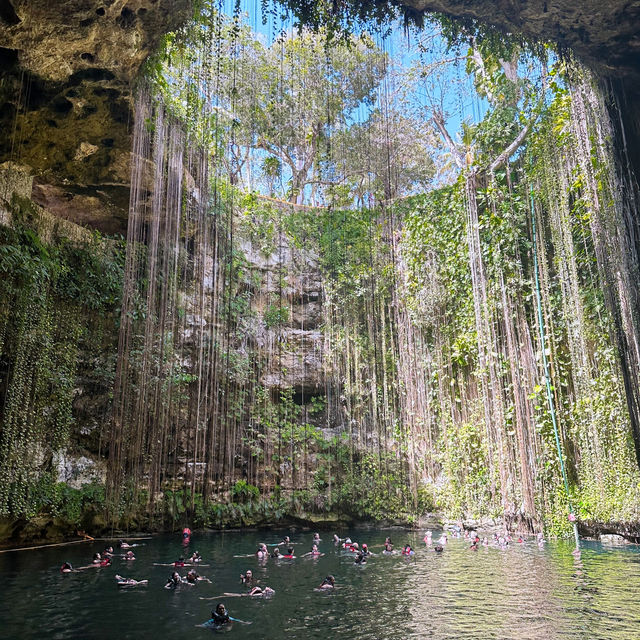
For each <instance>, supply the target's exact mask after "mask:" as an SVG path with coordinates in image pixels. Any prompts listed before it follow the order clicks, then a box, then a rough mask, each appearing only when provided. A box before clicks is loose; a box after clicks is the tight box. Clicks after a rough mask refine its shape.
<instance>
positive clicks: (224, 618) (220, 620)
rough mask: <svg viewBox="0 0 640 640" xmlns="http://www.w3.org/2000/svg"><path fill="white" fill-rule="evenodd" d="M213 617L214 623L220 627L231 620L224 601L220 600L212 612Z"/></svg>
mask: <svg viewBox="0 0 640 640" xmlns="http://www.w3.org/2000/svg"><path fill="white" fill-rule="evenodd" d="M211 619H212V620H213V623H214V624H216V625H218V626H220V627H221V626H223V625H225V624H229V623H230V622H231V618H230V616H229V613H228V612H227V609H226V607H225V606H224V604H223V603H222V602H219V603H218V606H217V607H216V608H215V609H214V610H213V611H212V612H211Z"/></svg>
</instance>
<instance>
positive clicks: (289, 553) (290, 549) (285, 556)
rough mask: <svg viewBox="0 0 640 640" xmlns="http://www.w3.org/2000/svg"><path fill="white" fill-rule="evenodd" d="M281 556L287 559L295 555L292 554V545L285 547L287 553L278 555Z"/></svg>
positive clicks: (291, 558)
mask: <svg viewBox="0 0 640 640" xmlns="http://www.w3.org/2000/svg"><path fill="white" fill-rule="evenodd" d="M280 557H281V558H287V559H288V560H293V559H294V558H295V556H294V555H293V547H289V548H288V549H287V553H285V554H283V555H281V556H280Z"/></svg>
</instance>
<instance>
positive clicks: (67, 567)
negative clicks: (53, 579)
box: [60, 562, 73, 573]
mask: <svg viewBox="0 0 640 640" xmlns="http://www.w3.org/2000/svg"><path fill="white" fill-rule="evenodd" d="M72 571H73V567H72V566H71V563H70V562H63V563H62V566H61V567H60V573H71V572H72Z"/></svg>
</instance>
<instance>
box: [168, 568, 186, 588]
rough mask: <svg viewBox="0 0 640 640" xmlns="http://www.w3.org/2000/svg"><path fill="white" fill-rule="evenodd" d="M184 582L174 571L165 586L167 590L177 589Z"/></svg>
mask: <svg viewBox="0 0 640 640" xmlns="http://www.w3.org/2000/svg"><path fill="white" fill-rule="evenodd" d="M182 582H183V580H182V578H181V577H180V574H179V573H178V572H177V571H174V572H173V573H172V574H171V575H170V576H169V579H168V580H167V584H165V585H164V588H165V589H175V588H176V587H179V586H180V585H181V584H182Z"/></svg>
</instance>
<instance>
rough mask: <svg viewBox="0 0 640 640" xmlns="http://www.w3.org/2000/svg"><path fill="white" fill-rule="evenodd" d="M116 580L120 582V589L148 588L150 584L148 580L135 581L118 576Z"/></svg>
mask: <svg viewBox="0 0 640 640" xmlns="http://www.w3.org/2000/svg"><path fill="white" fill-rule="evenodd" d="M115 578H116V580H117V581H118V586H119V587H137V586H145V587H146V586H147V585H148V584H149V581H148V580H134V579H133V578H123V577H122V576H119V575H117V574H116V576H115Z"/></svg>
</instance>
